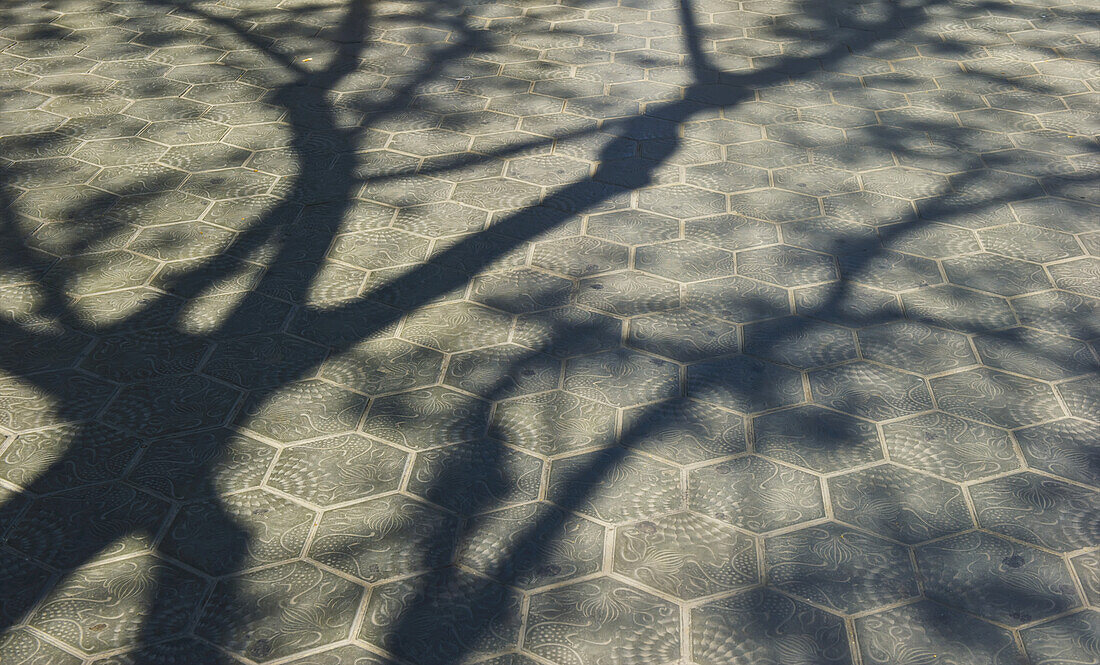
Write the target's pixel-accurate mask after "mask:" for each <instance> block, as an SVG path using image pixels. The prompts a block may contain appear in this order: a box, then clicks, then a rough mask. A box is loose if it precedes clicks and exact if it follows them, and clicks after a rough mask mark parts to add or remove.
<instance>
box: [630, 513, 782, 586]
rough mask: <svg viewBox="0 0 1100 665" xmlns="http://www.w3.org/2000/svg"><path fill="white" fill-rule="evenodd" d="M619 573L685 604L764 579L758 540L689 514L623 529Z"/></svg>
mask: <svg viewBox="0 0 1100 665" xmlns="http://www.w3.org/2000/svg"><path fill="white" fill-rule="evenodd" d="M614 570H615V572H617V573H620V574H623V575H627V576H628V577H630V578H631V579H634V580H637V581H638V582H641V583H642V584H645V585H647V586H650V587H652V588H654V589H658V590H660V591H663V592H664V593H667V594H670V595H672V596H675V597H677V598H683V599H686V600H691V599H693V598H698V597H701V596H709V595H712V594H715V593H720V592H724V591H732V590H734V589H738V588H743V587H746V586H751V585H753V584H756V583H757V582H758V581H759V578H760V571H759V568H758V565H757V561H756V541H755V539H753V538H752V537H751V536H746V535H744V534H741V533H738V532H737V531H734V530H733V529H731V528H729V527H726V526H723V525H721V524H717V523H715V522H712V521H710V520H708V519H705V518H703V517H700V516H698V515H696V514H694V513H688V512H683V513H676V514H674V515H668V516H665V517H660V518H657V519H655V520H653V521H646V522H639V523H637V524H634V525H631V526H624V527H621V528H620V529H619V530H618V531H617V532H616V538H615V563H614Z"/></svg>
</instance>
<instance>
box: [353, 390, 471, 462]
mask: <svg viewBox="0 0 1100 665" xmlns="http://www.w3.org/2000/svg"><path fill="white" fill-rule="evenodd" d="M488 423H489V405H488V404H487V403H485V402H483V401H481V400H479V399H477V398H474V397H469V396H467V395H463V394H462V393H458V392H455V391H453V390H450V389H448V388H443V387H438V386H437V387H432V388H424V389H421V390H413V391H409V392H405V393H399V394H396V395H388V396H386V397H379V398H377V399H375V400H374V401H373V402H372V403H371V406H370V409H369V410H368V411H367V417H366V419H365V420H364V422H363V431H364V432H366V433H367V434H370V435H371V436H374V437H377V438H379V439H383V440H385V441H389V442H391V443H396V444H399V445H402V446H405V447H406V448H412V449H421V448H432V447H435V446H440V445H444V444H448V443H462V442H464V441H470V440H472V439H476V438H479V437H481V436H483V435H484V434H485V431H486V428H487V427H488Z"/></svg>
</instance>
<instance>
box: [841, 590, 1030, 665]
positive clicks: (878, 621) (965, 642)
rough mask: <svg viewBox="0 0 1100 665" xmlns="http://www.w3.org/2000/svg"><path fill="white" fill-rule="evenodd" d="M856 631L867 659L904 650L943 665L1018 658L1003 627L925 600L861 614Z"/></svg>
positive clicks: (892, 658) (891, 657) (882, 662)
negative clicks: (926, 655) (926, 656)
mask: <svg viewBox="0 0 1100 665" xmlns="http://www.w3.org/2000/svg"><path fill="white" fill-rule="evenodd" d="M856 634H857V635H858V636H859V645H860V651H861V652H862V654H863V661H864V662H865V663H867V664H868V665H871V664H874V665H886V663H897V662H904V659H905V658H908V657H910V655H909V654H920V655H919V656H918V657H923V656H924V655H925V654H928V655H931V656H932V657H934V658H935V659H936V662H937V663H941V664H942V665H965V664H966V663H990V665H1012V664H1013V663H1017V662H1020V658H1021V656H1020V652H1019V650H1018V649H1017V647H1016V644H1015V642H1014V641H1013V639H1012V635H1011V633H1009V632H1008V631H1006V630H1003V629H1001V628H997V627H995V626H993V625H991V624H988V623H985V622H984V621H979V620H978V619H975V618H973V617H971V616H968V615H966V614H963V613H962V612H957V611H955V610H952V609H950V608H947V607H943V606H942V605H937V604H935V603H932V602H929V601H921V602H919V603H915V604H913V605H906V606H904V607H898V608H895V609H892V610H887V611H885V612H880V613H878V614H874V615H872V616H867V617H860V618H859V619H856Z"/></svg>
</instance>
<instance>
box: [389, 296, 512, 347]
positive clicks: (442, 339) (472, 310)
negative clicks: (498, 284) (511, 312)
mask: <svg viewBox="0 0 1100 665" xmlns="http://www.w3.org/2000/svg"><path fill="white" fill-rule="evenodd" d="M511 326H512V317H510V316H508V315H507V314H502V313H500V312H498V311H495V310H491V309H489V308H487V307H481V306H480V305H476V304H473V303H467V302H459V303H447V304H444V305H439V306H436V307H425V308H423V309H419V310H417V311H415V312H413V313H411V314H409V316H408V317H407V318H406V319H405V325H404V327H403V328H402V329H401V336H402V337H404V338H405V339H408V340H409V341H412V342H416V343H417V344H423V345H424V346H429V347H431V348H433V349H438V350H440V351H444V352H454V351H465V350H467V349H473V348H477V347H480V346H491V345H493V344H502V343H504V342H507V341H508V332H509V330H510V329H511Z"/></svg>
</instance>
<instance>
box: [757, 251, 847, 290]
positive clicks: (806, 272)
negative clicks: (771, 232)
mask: <svg viewBox="0 0 1100 665" xmlns="http://www.w3.org/2000/svg"><path fill="white" fill-rule="evenodd" d="M737 274H738V275H744V276H745V277H752V278H753V279H759V280H761V281H764V282H770V283H772V284H778V285H780V286H802V285H805V284H814V283H816V282H829V281H832V280H834V279H836V278H837V272H836V267H835V265H834V264H833V258H832V257H830V256H827V255H825V254H818V253H816V252H809V251H806V250H804V249H798V248H795V247H788V246H787V245H776V246H774V247H761V248H760V249H750V250H746V251H744V252H739V253H738V254H737Z"/></svg>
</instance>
